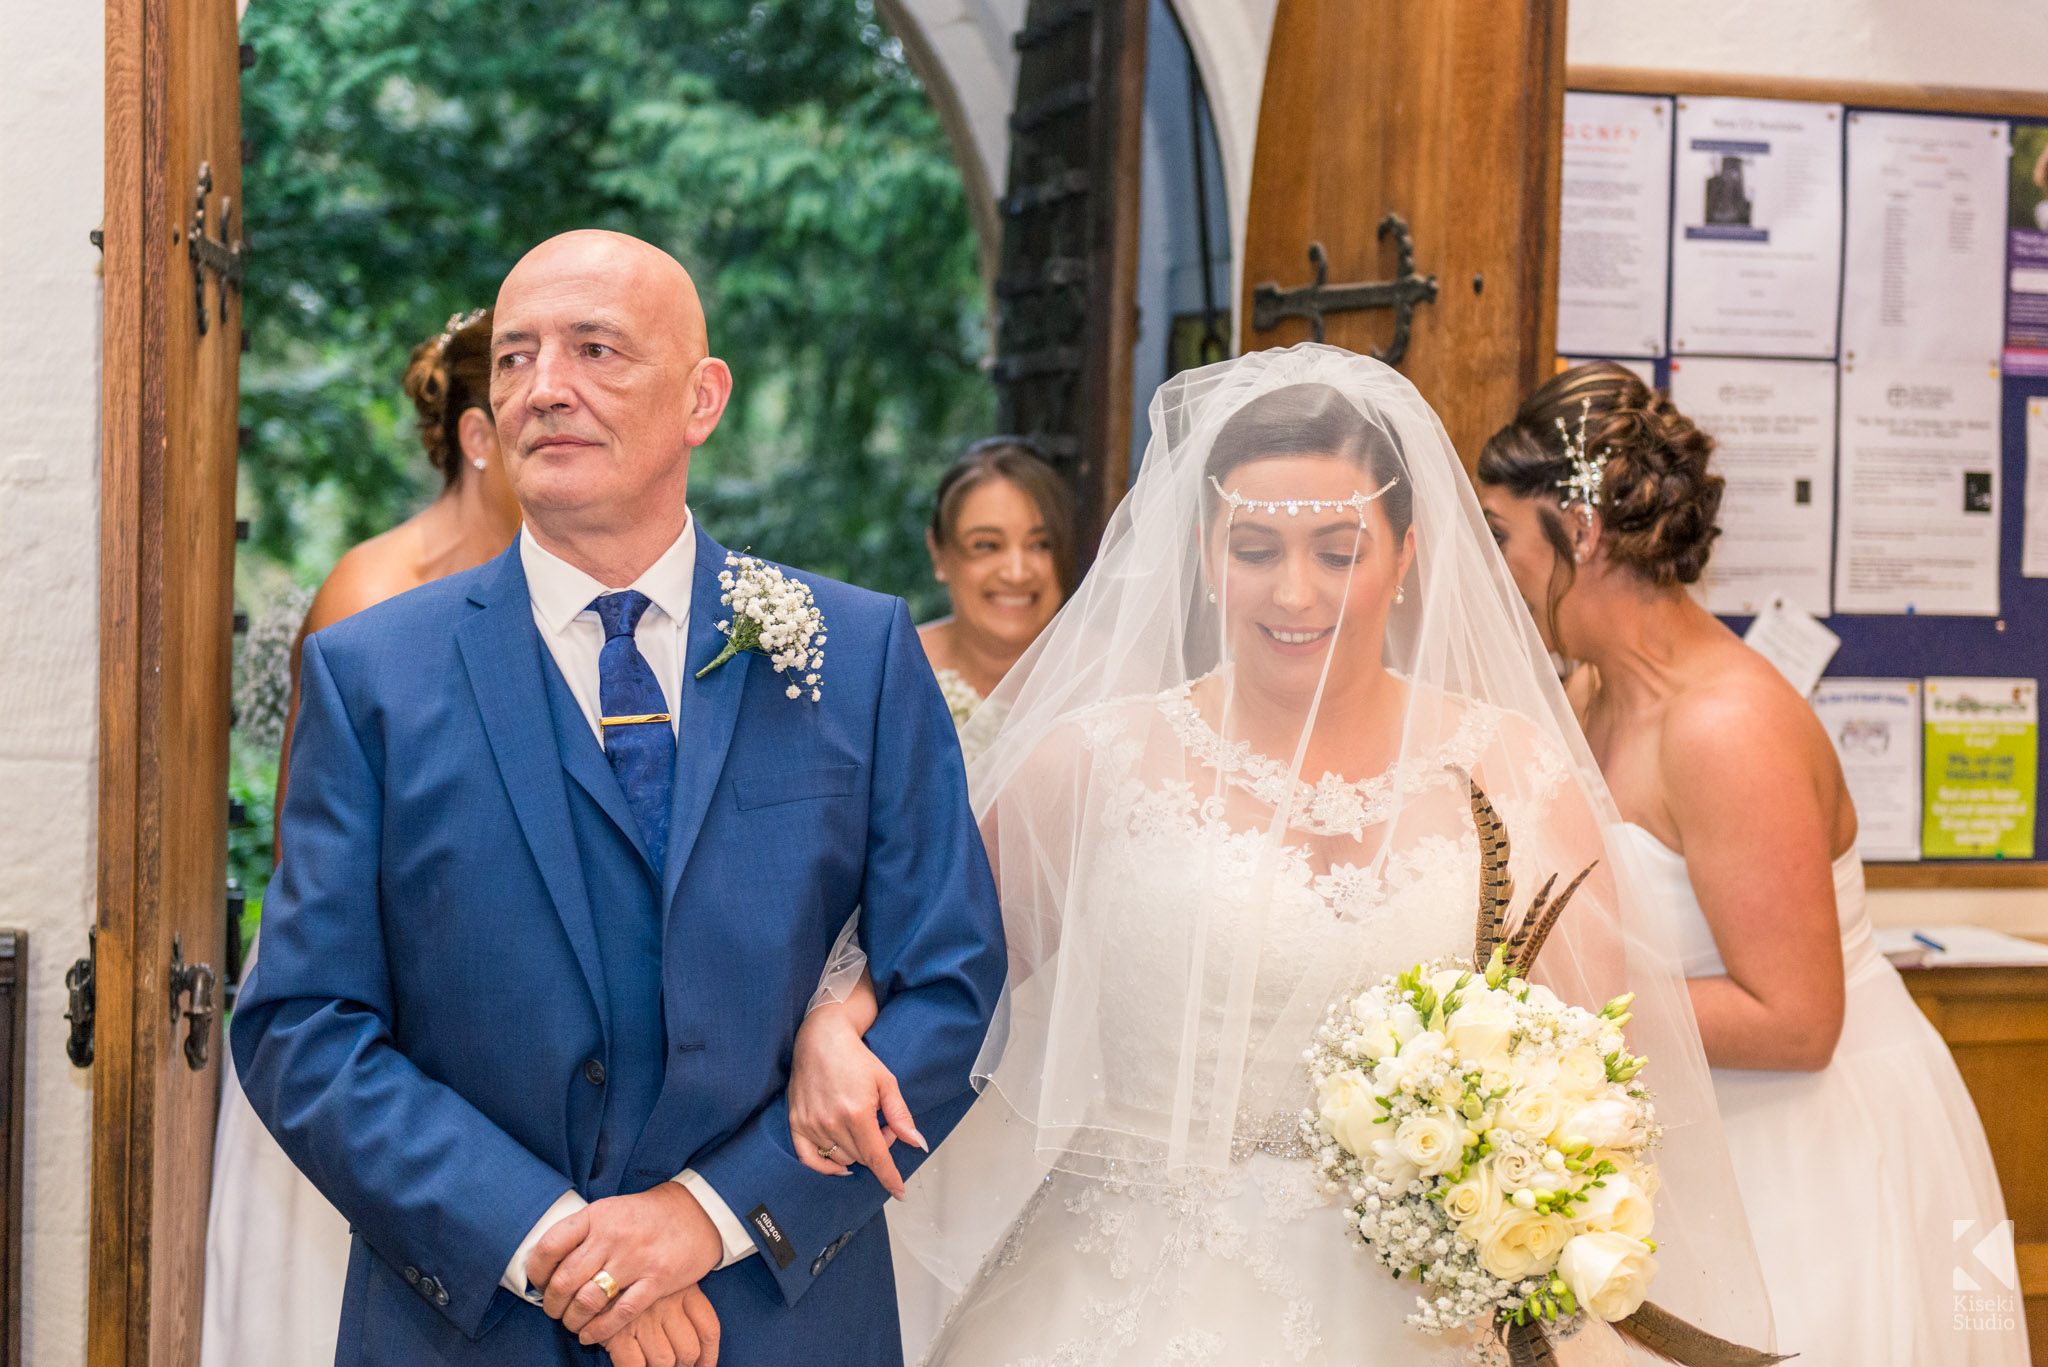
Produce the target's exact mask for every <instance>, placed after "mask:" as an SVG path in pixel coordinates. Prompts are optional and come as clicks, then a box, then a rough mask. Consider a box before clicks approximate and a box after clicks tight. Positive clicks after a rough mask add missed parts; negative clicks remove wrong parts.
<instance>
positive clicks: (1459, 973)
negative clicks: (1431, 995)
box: [1429, 968, 1465, 998]
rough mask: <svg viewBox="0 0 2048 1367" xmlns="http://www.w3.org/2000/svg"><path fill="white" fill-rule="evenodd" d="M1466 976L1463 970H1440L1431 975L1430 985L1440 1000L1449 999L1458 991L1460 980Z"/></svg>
mask: <svg viewBox="0 0 2048 1367" xmlns="http://www.w3.org/2000/svg"><path fill="white" fill-rule="evenodd" d="M1464 976H1465V970H1464V969H1462V968H1440V969H1438V970H1437V971H1436V972H1434V973H1432V974H1430V975H1429V985H1430V988H1431V989H1432V990H1434V991H1435V993H1436V995H1437V996H1438V997H1439V998H1442V997H1448V996H1449V995H1450V994H1451V993H1453V992H1455V991H1457V988H1458V979H1460V978H1462V977H1464Z"/></svg>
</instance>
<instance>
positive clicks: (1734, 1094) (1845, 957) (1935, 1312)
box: [1626, 825, 2027, 1367]
mask: <svg viewBox="0 0 2048 1367" xmlns="http://www.w3.org/2000/svg"><path fill="white" fill-rule="evenodd" d="M1626 829H1627V830H1628V831H1629V833H1630V835H1631V837H1632V838H1633V839H1634V841H1635V844H1636V846H1637V848H1638V850H1639V852H1640V854H1641V864H1642V869H1643V872H1644V874H1645V876H1646V877H1647V878H1648V879H1649V880H1650V887H1651V890H1652V891H1653V892H1655V893H1659V894H1661V895H1663V896H1665V897H1668V898H1670V899H1671V900H1672V903H1673V904H1674V905H1676V906H1678V907H1679V908H1680V909H1681V911H1682V915H1681V916H1680V918H1679V919H1680V925H1681V927H1682V931H1681V933H1682V935H1683V948H1684V955H1685V972H1686V976H1688V977H1693V978H1706V977H1715V976H1718V975H1720V974H1722V973H1723V972H1725V971H1726V970H1725V969H1724V968H1723V967H1722V963H1721V956H1720V952H1719V950H1718V949H1717V948H1716V947H1715V944H1714V937H1713V934H1712V932H1711V931H1710V930H1709V929H1708V926H1707V920H1706V916H1705V915H1704V913H1702V912H1701V910H1700V904H1699V899H1698V897H1697V896H1696V895H1695V894H1694V893H1693V889H1692V882H1691V880H1690V879H1689V878H1688V877H1687V875H1686V869H1685V859H1684V857H1683V856H1682V855H1680V854H1678V853H1677V852H1676V851H1674V850H1672V849H1671V848H1669V847H1668V846H1666V845H1664V844H1663V843H1662V842H1661V841H1659V840H1658V839H1657V838H1656V837H1655V836H1653V835H1651V834H1650V833H1649V832H1648V831H1646V830H1644V829H1642V828H1641V827H1639V826H1633V825H1631V826H1629V827H1627V828H1626ZM1835 906H1836V911H1837V914H1838V915H1839V917H1840V920H1841V930H1842V961H1843V967H1844V968H1845V970H1846V972H1847V975H1848V1009H1847V1012H1846V1014H1845V1016H1844V1019H1843V1022H1842V1038H1841V1042H1840V1043H1839V1044H1838V1045H1836V1047H1835V1057H1834V1061H1833V1062H1832V1063H1830V1064H1829V1065H1828V1066H1827V1067H1826V1068H1824V1069H1822V1070H1821V1071H1819V1072H1817V1073H1779V1072H1760V1071H1754V1070H1748V1069H1730V1068H1716V1069H1715V1070H1714V1091H1715V1095H1716V1096H1717V1097H1718V1099H1719V1101H1720V1104H1721V1117H1722V1121H1723V1123H1724V1125H1725V1126H1726V1129H1727V1134H1728V1148H1729V1152H1730V1154H1731V1156H1732V1157H1733V1158H1734V1161H1735V1176H1736V1180H1737V1182H1738V1183H1739V1184H1740V1186H1741V1188H1742V1200H1743V1205H1744V1207H1745V1208H1746V1210H1747V1212H1748V1215H1749V1226H1750V1231H1751V1233H1752V1234H1753V1235H1754V1236H1755V1238H1756V1249H1757V1254H1758V1256H1759V1258H1760V1259H1761V1260H1762V1262H1763V1269H1764V1278H1765V1281H1766V1283H1767V1285H1768V1287H1769V1289H1770V1295H1771V1309H1772V1313H1773V1315H1774V1317H1775V1318H1776V1320H1777V1326H1778V1345H1779V1351H1781V1352H1788V1353H1797V1354H1799V1357H1798V1362H1799V1363H1800V1364H1802V1367H1965V1365H1966V1364H1967V1367H1994V1364H1995V1367H2025V1364H2026V1362H2027V1336H2026V1317H2025V1312H2024V1310H2023V1309H2022V1307H2021V1303H2020V1297H2019V1293H2018V1291H2017V1290H2016V1289H2012V1288H2008V1287H2006V1286H2004V1285H2001V1284H1999V1281H1998V1278H1997V1269H1996V1268H1988V1269H1987V1268H1986V1267H1984V1266H1983V1265H1981V1264H1980V1263H1978V1262H1977V1261H1976V1260H1975V1259H1974V1258H1973V1257H1972V1253H1971V1250H1973V1249H1974V1248H1975V1247H1976V1246H1977V1244H1978V1243H1979V1241H1981V1240H1982V1239H1984V1238H1985V1237H1986V1236H1987V1235H1991V1234H1992V1233H1993V1232H1994V1231H1995V1230H1996V1228H1997V1227H1998V1226H1999V1224H2000V1223H2001V1222H2002V1221H2003V1220H2004V1219H2005V1202H2004V1199H2003V1197H2002V1196H2001V1195H2000V1193H1999V1186H1998V1173H1997V1171H1996V1170H1995V1169H1994V1168H1993V1167H1992V1163H1991V1150H1990V1148H1989V1147H1988V1146H1987V1145H1986V1143H1985V1140H1984V1127H1983V1125H1982V1124H1981V1123H1980V1122H1979V1121H1978V1119H1977V1110H1976V1106H1975V1105H1974V1104H1973V1103H1972V1101H1971V1098H1970V1093H1969V1091H1968V1089H1967V1088H1965V1087H1964V1085H1963V1080H1962V1077H1961V1075H1960V1074H1958V1073H1957V1071H1956V1066H1955V1062H1954V1060H1953V1059H1952V1058H1951V1057H1950V1056H1949V1052H1948V1046H1947V1045H1946V1044H1944V1043H1943V1042H1942V1039H1941V1036H1940V1035H1939V1034H1937V1033H1935V1030H1934V1027H1933V1026H1932V1025H1930V1024H1929V1023H1928V1021H1927V1018H1926V1017H1925V1016H1924V1015H1922V1014H1921V1012H1920V1008H1919V1007H1917V1006H1915V1005H1914V1004H1913V999H1912V997H1911V996H1910V995H1908V993H1907V992H1906V988H1905V984H1904V983H1902V982H1901V981H1900V980H1899V975H1898V972H1897V970H1895V969H1894V968H1893V967H1892V966H1891V964H1890V963H1889V962H1887V961H1886V960H1885V958H1884V956H1883V955H1881V954H1879V953H1878V952H1877V945H1876V943H1875V942H1874V941H1873V940H1872V938H1871V933H1870V919H1869V916H1868V915H1867V913H1866V911H1865V907H1864V886H1863V864H1862V861H1861V860H1859V859H1858V858H1857V857H1856V854H1855V852H1854V851H1853V850H1852V851H1851V852H1849V853H1848V854H1846V855H1844V856H1843V857H1842V858H1841V859H1839V860H1837V861H1836V863H1835ZM2005 1247H2006V1248H2007V1249H2010V1248H2011V1244H2010V1243H2007V1244H2005ZM2006 1256H2008V1257H2009V1256H2010V1254H2007V1255H2006ZM1959 1271H1961V1272H1962V1273H1964V1274H1965V1275H1966V1276H1968V1277H1969V1278H1970V1279H1971V1280H1974V1281H1975V1282H1976V1283H1977V1284H1978V1286H1979V1287H1980V1288H1981V1289H1980V1290H1978V1291H1974V1292H1973V1291H1970V1290H1968V1289H1967V1283H1966V1282H1960V1281H1958V1280H1957V1274H1958V1272H1959ZM1987 1273H1989V1275H1987Z"/></svg>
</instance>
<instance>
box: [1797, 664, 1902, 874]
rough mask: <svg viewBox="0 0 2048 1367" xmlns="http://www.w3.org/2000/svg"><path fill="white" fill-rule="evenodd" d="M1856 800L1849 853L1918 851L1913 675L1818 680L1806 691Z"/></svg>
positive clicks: (1878, 855) (1894, 855)
mask: <svg viewBox="0 0 2048 1367" xmlns="http://www.w3.org/2000/svg"><path fill="white" fill-rule="evenodd" d="M1813 710H1814V712H1815V714H1816V715H1818V716H1819V717H1820V724H1821V726H1822V727H1823V728H1824V729H1825V730H1826V731H1827V733H1828V739H1829V740H1831V741H1833V742H1834V744H1835V754H1836V755H1837V756H1838V757H1839V758H1840V759H1841V762H1842V777H1843V778H1844V779H1845V780H1846V781H1847V782H1848V785H1849V796H1850V798H1851V799H1852V800H1853V801H1854V802H1855V804H1856V852H1857V853H1858V854H1860V855H1862V856H1863V857H1864V858H1865V859H1918V858H1919V857H1920V681H1919V680H1918V679H1846V678H1843V679H1822V680H1821V681H1820V686H1819V687H1818V688H1816V689H1814V692H1813Z"/></svg>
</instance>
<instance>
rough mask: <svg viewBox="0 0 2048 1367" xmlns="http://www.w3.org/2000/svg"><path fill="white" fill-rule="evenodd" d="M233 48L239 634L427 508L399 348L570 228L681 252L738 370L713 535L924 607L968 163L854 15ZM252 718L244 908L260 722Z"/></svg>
mask: <svg viewBox="0 0 2048 1367" xmlns="http://www.w3.org/2000/svg"><path fill="white" fill-rule="evenodd" d="M242 36H243V39H244V41H246V42H248V43H250V44H252V45H254V47H255V48H256V51H257V54H258V62H257V65H256V67H255V69H254V70H252V71H250V72H249V73H247V74H246V75H245V76H244V78H243V82H242V88H243V127H244V132H245V135H246V136H247V138H248V139H249V141H250V142H251V144H252V146H253V150H254V154H255V161H254V162H253V163H252V164H251V165H249V166H248V167H246V168H245V172H244V176H245V180H244V185H245V190H246V198H247V204H248V208H247V220H246V221H247V228H248V231H249V233H250V235H251V238H252V240H253V243H254V256H253V258H252V260H251V264H250V275H249V282H248V288H247V293H246V296H245V316H246V320H247V325H248V327H249V329H250V332H251V335H252V343H253V345H252V349H251V352H250V354H249V355H248V356H247V357H245V358H244V366H243V376H242V421H243V422H244V423H245V424H247V425H248V426H249V427H250V428H252V429H253V434H254V438H253V441H252V442H251V443H250V445H249V446H248V447H247V449H246V450H245V451H244V454H243V458H242V510H243V514H244V515H245V516H247V517H249V518H250V519H251V520H252V522H253V524H254V527H253V532H254V534H253V538H252V543H251V544H250V545H249V546H247V547H245V548H244V551H243V563H242V566H241V568H240V569H239V570H238V592H239V593H240V595H241V597H242V601H243V602H244V604H245V605H246V606H249V607H250V608H251V610H252V612H254V613H255V614H256V615H257V616H258V618H259V620H260V619H261V618H262V616H263V615H264V613H265V612H266V611H269V610H272V609H274V608H281V607H282V606H283V604H284V602H285V595H286V594H287V593H288V592H290V591H291V590H293V589H297V590H301V591H302V590H303V589H304V588H305V587H308V586H311V585H313V584H316V583H317V582H318V581H319V580H320V578H321V577H323V576H324V575H325V573H326V571H327V570H328V568H329V567H331V565H332V564H333V562H334V560H335V559H336V558H337V557H338V556H339V555H340V553H341V552H342V551H343V550H345V549H346V548H347V547H348V546H349V545H352V544H353V543H354V542H356V541H358V540H360V539H362V538H363V537H365V536H368V535H371V534H373V533H375V532H378V531H381V530H383V529H384V528H386V527H389V526H391V525H392V524H394V523H396V522H398V521H399V520H401V519H402V518H404V517H405V516H407V515H408V514H410V513H411V512H412V511H413V510H415V509H416V508H418V507H419V506H420V505H421V504H422V503H424V502H425V501H426V500H427V499H428V498H430V497H431V496H432V494H433V493H434V491H435V477H434V475H433V472H432V471H431V470H430V469H429V468H428V466H427V465H426V462H425V459H424V457H423V456H422V455H421V453H420V448H419V445H418V441H417V436H416V433H415V432H414V430H413V426H412V422H411V414H410V407H409V405H408V404H407V403H406V402H405V400H404V397H403V395H402V393H401V392H400V390H399V384H398V381H399V376H400V373H401V372H402V370H403V368H404V364H405V359H406V356H407V353H408V352H409V351H410V349H411V347H412V346H413V345H414V344H415V343H416V342H418V341H419V340H421V339H422V338H424V337H427V336H431V335H432V334H434V333H435V332H437V331H438V330H439V329H440V328H441V327H442V325H443V324H444V323H445V322H446V320H447V319H448V317H449V315H450V314H452V313H456V312H459V311H464V310H467V309H471V308H474V307H477V306H478V305H481V304H486V303H489V302H490V301H491V299H492V298H493V296H494V295H495V293H496V289H497V284H498V281H499V280H500V279H501V278H502V277H503V275H504V273H505V271H506V270H507V269H508V268H509V267H510V266H511V265H512V263H513V262H514V261H516V260H517V259H518V257H519V256H520V254H521V253H523V252H524V251H525V250H526V249H527V248H528V247H530V246H532V245H533V244H534V243H535V242H537V241H539V240H541V239H542V238H545V237H547V236H549V235H551V234H553V233H556V232H561V231H564V230H566V229H569V228H575V227H586V226H598V227H609V228H616V229H619V230H622V231H626V232H631V233H635V234H637V235H639V236H641V237H644V238H647V239H649V240H650V241H653V242H656V243H659V244H661V245H662V246H664V247H666V248H668V249H669V250H670V251H672V252H674V253H675V254H676V255H677V256H678V257H679V258H680V259H681V260H682V261H683V262H684V263H685V264H686V265H687V266H689V267H690V269H691V271H692V273H693V274H694V275H695V276H696V279H697V283H698V286H699V289H700V290H701V291H702V293H703V296H704V300H705V305H706V309H707V312H708V315H709V318H710V323H711V338H712V347H713V350H714V351H715V352H716V354H718V355H720V356H722V357H724V358H725V359H726V360H727V361H728V362H729V363H731V365H732V368H733V371H734V373H735V375H736V376H737V379H738V390H737V393H736V395H735V398H734V404H733V408H732V409H731V410H730V411H729V412H728V414H727V416H726V418H725V421H724V423H723V424H722V425H721V426H720V428H719V430H718V433H717V435H716V436H715V437H714V438H713V439H712V441H711V442H710V443H709V444H708V445H707V446H705V447H704V448H703V449H701V450H700V451H699V452H698V453H697V456H696V458H695V461H694V462H693V467H692V472H691V495H692V497H691V503H692V506H693V507H694V508H695V509H696V510H697V512H698V513H699V515H700V516H702V517H703V518H704V519H705V523H706V525H707V526H708V527H710V528H711V529H712V530H713V531H714V532H715V533H716V534H717V535H718V536H719V538H720V539H721V540H723V541H725V542H726V543H727V544H728V545H733V546H736V547H739V546H745V547H751V548H752V549H753V550H754V551H756V552H757V553H759V554H762V555H764V556H768V557H772V558H774V559H778V560H783V561H787V562H789V563H793V564H797V565H800V566H803V567H805V568H809V569H813V570H817V571H820V572H822V573H825V574H829V575H832V576H835V577H838V578H843V579H848V580H851V581H853V582H855V583H860V584H865V585H867V586H869V587H872V588H876V589H881V590H884V591H887V592H891V593H900V594H904V595H905V596H907V597H909V598H910V599H911V602H912V606H913V608H914V609H916V610H917V611H918V613H919V614H920V615H931V614H934V613H936V612H937V611H939V610H940V608H941V604H942V603H943V598H942V597H941V596H940V595H939V594H938V592H937V590H936V589H935V587H934V586H933V585H932V584H931V583H930V575H929V567H928V564H927V562H926V560H925V556H924V550H923V541H922V528H923V525H924V521H925V518H926V517H927V515H928V512H929V508H930V497H931V490H932V487H933V485H934V483H935V482H936V480H937V476H938V474H939V472H940V471H941V470H942V469H943V468H944V466H945V464H946V463H947V462H948V461H949V460H950V459H951V457H952V456H953V454H954V453H955V452H957V451H958V450H959V449H960V448H961V447H962V446H963V445H964V444H965V443H966V442H967V441H969V440H971V439H973V438H974V437H977V436H980V435H983V434H984V433H985V432H986V431H987V430H988V424H989V423H990V421H991V420H992V417H993V406H994V405H993V395H992V392H991V388H990V386H989V384H988V381H987V378H986V376H985V375H984V374H983V372H982V368H981V362H982V359H983V355H984V352H985V350H986V319H985V300H984V296H983V294H982V290H981V285H980V281H979V279H978V276H977V273H976V256H975V243H974V235H973V231H972V228H971V226H970V224H969V220H968V216H967V208H966V204H965V202H964V199H963V196H962V192H961V185H960V178H959V174H958V172H957V170H956V169H955V167H954V165H953V162H952V159H951V155H950V153H949V150H948V147H947V144H946V141H945V138H944V135H943V133H942V132H941V130H940V127H939V123H938V119H937V117H936V115H935V114H934V113H933V111H932V109H931V106H930V103H929V101H928V100H927V98H926V96H925V94H924V92H923V90H922V88H921V87H920V86H919V85H918V83H917V82H916V80H915V79H914V78H913V77H912V76H911V74H910V72H909V70H908V69H907V68H906V67H905V66H904V64H903V61H902V58H901V53H900V49H899V47H898V46H897V44H896V43H895V41H894V40H893V39H892V38H890V37H889V35H888V34H887V33H886V32H885V31H884V30H883V29H882V28H881V27H880V26H879V25H878V24H877V22H876V20H875V18H874V13H873V7H872V0H756V2H755V3H745V2H744V0H592V2H590V3H584V4H578V5H565V4H561V3H558V0H254V3H253V4H251V5H250V6H249V9H248V13H247V15H246V16H245V18H244V20H243V24H242ZM258 691H259V692H261V691H262V690H258ZM274 692H275V690H270V693H271V694H272V695H274ZM259 710H260V709H259ZM243 720H244V725H243V726H241V727H239V728H238V732H237V738H236V747H237V749H236V755H235V759H234V764H233V773H234V783H235V787H236V790H237V795H239V796H242V797H243V798H244V800H245V801H247V802H248V803H249V806H250V811H251V815H252V817H255V818H256V819H257V824H256V825H255V826H253V827H251V828H249V829H247V830H244V831H241V832H239V833H238V834H237V836H236V838H235V842H234V849H233V855H234V864H235V869H234V872H235V873H236V874H237V876H239V877H240V878H241V879H242V881H243V883H244V886H246V887H248V888H250V889H251V891H252V894H253V893H255V892H258V891H260V889H261V888H262V886H263V883H264V881H265V879H266V878H267V876H268V872H269V861H268V855H267V848H268V838H269V821H268V814H269V789H268V784H269V782H270V779H269V778H268V777H266V776H267V775H269V774H271V773H274V767H275V752H274V748H271V747H266V746H265V745H264V744H263V743H262V742H263V741H267V740H269V739H270V737H269V735H266V734H263V733H264V732H266V731H271V732H272V733H274V728H272V727H271V725H270V723H271V721H272V720H273V719H271V718H266V717H257V718H253V719H252V718H247V717H245V718H244V719H243ZM272 746H274V742H272Z"/></svg>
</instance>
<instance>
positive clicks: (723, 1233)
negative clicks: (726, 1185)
mask: <svg viewBox="0 0 2048 1367" xmlns="http://www.w3.org/2000/svg"><path fill="white" fill-rule="evenodd" d="M670 1180H672V1181H676V1182H680V1183H682V1185H683V1190H684V1191H687V1192H689V1193H690V1195H692V1196H694V1197H696V1198H697V1204H698V1205H700V1206H702V1207H704V1213H705V1214H706V1215H709V1216H710V1217H711V1223H712V1225H713V1226H714V1227H715V1228H716V1229H717V1230H718V1241H719V1242H720V1243H721V1244H724V1245H725V1257H724V1258H723V1259H722V1260H721V1261H720V1262H719V1264H718V1267H721V1268H722V1267H731V1266H732V1265H733V1264H734V1263H736V1262H738V1261H740V1260H741V1259H742V1258H751V1257H752V1256H753V1255H754V1251H755V1250H754V1241H753V1239H752V1238H751V1237H750V1236H749V1235H748V1234H747V1227H746V1226H745V1225H743V1224H741V1223H740V1219H739V1216H737V1215H734V1214H733V1213H732V1207H731V1206H729V1205H727V1204H726V1203H725V1201H724V1199H723V1198H722V1197H720V1196H719V1194H718V1193H717V1192H715V1191H713V1190H712V1189H711V1184H710V1183H709V1182H707V1181H705V1180H704V1179H703V1178H701V1177H699V1176H698V1175H697V1171H696V1169H695V1168H684V1169H683V1170H682V1171H681V1172H679V1173H677V1174H676V1175H675V1176H674V1177H673V1178H672V1179H670ZM712 1270H713V1271H714V1272H715V1271H717V1270H718V1268H713V1269H712Z"/></svg>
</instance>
